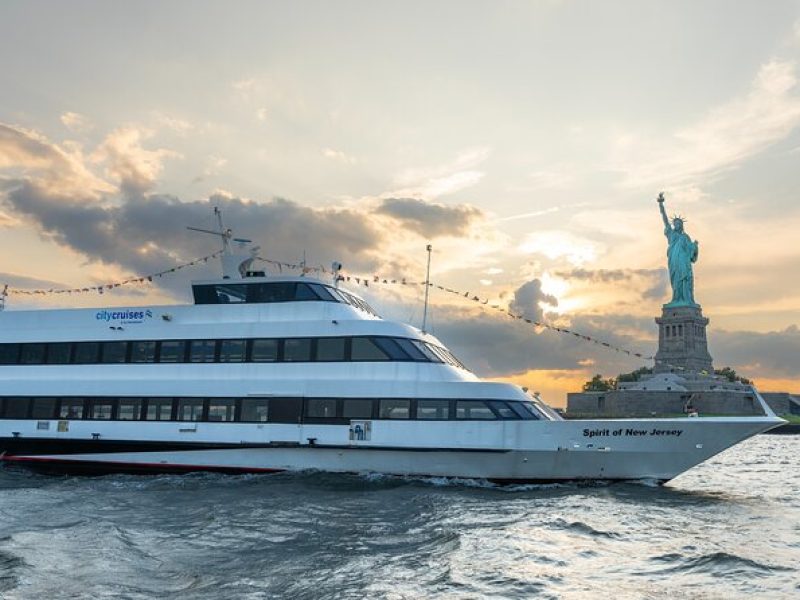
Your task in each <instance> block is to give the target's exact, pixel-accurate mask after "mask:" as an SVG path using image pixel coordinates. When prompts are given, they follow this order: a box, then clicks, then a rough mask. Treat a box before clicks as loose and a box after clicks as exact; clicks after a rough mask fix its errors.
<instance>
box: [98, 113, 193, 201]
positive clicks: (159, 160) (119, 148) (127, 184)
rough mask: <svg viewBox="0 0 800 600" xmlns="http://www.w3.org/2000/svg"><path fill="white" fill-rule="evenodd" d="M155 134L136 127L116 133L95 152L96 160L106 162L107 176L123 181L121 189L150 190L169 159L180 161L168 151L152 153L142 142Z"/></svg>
mask: <svg viewBox="0 0 800 600" xmlns="http://www.w3.org/2000/svg"><path fill="white" fill-rule="evenodd" d="M153 135H154V132H153V131H152V130H149V129H140V128H137V127H133V126H126V127H120V128H119V129H116V130H114V131H112V132H111V133H110V134H108V136H107V137H106V139H105V141H104V142H103V143H102V144H101V145H100V147H99V148H98V149H97V151H96V152H95V155H94V156H95V160H97V161H104V162H105V163H106V174H107V175H108V176H109V177H110V178H112V179H115V180H117V181H118V182H119V184H120V186H121V188H122V189H123V190H125V191H128V192H131V193H137V194H141V193H143V192H145V191H148V190H150V189H151V188H152V187H153V186H154V185H155V182H156V178H157V177H158V176H159V174H160V173H161V170H162V169H163V161H164V159H165V158H180V156H181V155H180V154H178V153H177V152H174V151H172V150H168V149H165V148H159V149H156V150H148V149H146V148H144V147H143V146H142V142H143V141H145V140H147V139H149V138H151V137H153Z"/></svg>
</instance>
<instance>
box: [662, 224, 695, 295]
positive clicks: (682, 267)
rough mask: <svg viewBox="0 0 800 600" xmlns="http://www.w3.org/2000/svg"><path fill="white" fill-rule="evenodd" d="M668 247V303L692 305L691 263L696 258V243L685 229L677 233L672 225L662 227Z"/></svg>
mask: <svg viewBox="0 0 800 600" xmlns="http://www.w3.org/2000/svg"><path fill="white" fill-rule="evenodd" d="M664 235H665V236H667V241H668V242H669V248H668V249H667V263H668V266H669V280H670V283H671V284H672V302H670V304H682V305H694V304H695V301H694V276H693V275H692V263H693V262H695V261H696V260H697V244H696V243H695V242H693V241H692V238H690V237H689V236H688V235H687V234H686V232H685V231H682V232H680V233H678V232H677V231H675V229H673V228H672V227H666V228H665V229H664Z"/></svg>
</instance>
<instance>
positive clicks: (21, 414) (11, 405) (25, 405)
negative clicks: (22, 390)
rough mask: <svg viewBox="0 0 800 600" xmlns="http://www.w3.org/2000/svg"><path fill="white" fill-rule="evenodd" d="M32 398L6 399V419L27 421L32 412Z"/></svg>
mask: <svg viewBox="0 0 800 600" xmlns="http://www.w3.org/2000/svg"><path fill="white" fill-rule="evenodd" d="M30 405H31V400H30V398H6V409H5V418H6V419H27V418H28V411H29V410H30Z"/></svg>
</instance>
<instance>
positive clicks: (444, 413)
mask: <svg viewBox="0 0 800 600" xmlns="http://www.w3.org/2000/svg"><path fill="white" fill-rule="evenodd" d="M449 417H450V401H449V400H417V418H418V419H432V420H442V419H448V418H449Z"/></svg>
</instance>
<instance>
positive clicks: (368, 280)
mask: <svg viewBox="0 0 800 600" xmlns="http://www.w3.org/2000/svg"><path fill="white" fill-rule="evenodd" d="M258 260H261V261H263V262H266V263H269V264H271V265H273V266H276V267H278V268H279V269H280V270H282V269H284V268H286V269H291V270H301V271H302V272H303V274H306V273H316V274H319V273H322V274H330V275H335V274H338V278H339V280H340V281H344V282H347V283H354V284H356V285H362V286H364V287H370V286H371V285H372V286H382V285H401V286H422V287H424V286H425V285H426V284H427V285H428V286H429V287H430V288H431V289H437V290H439V291H442V292H446V293H448V294H451V295H454V296H459V297H460V298H465V299H467V300H469V301H471V302H474V303H476V304H478V305H480V306H481V307H482V308H485V309H488V310H493V311H495V312H498V313H501V314H503V315H505V316H507V317H509V318H512V319H516V320H518V321H522V322H524V323H526V324H528V325H532V326H534V327H539V328H542V329H547V330H549V331H554V332H556V333H560V334H564V335H571V336H573V337H574V338H576V339H580V340H582V341H584V342H589V343H592V344H596V345H598V346H602V347H604V348H608V349H609V350H613V351H614V352H618V353H620V354H625V355H627V356H631V357H635V358H638V359H641V360H655V357H654V356H649V355H647V354H643V353H641V352H635V351H633V350H629V349H627V348H623V347H621V346H618V345H616V344H612V343H611V342H607V341H605V340H601V339H598V338H595V337H593V336H590V335H586V334H584V333H581V332H579V331H574V330H572V329H570V328H568V327H560V326H557V325H552V324H550V323H545V322H543V321H537V320H536V319H529V318H527V317H526V316H525V315H521V314H517V313H515V312H513V311H511V310H509V309H507V308H505V307H503V306H501V305H499V304H490V303H489V299H488V298H481V297H480V296H477V295H475V294H472V293H471V292H464V291H461V290H456V289H453V288H450V287H446V286H443V285H439V284H438V283H434V282H432V281H428V282H425V281H415V280H412V279H409V278H405V277H400V278H389V277H381V276H380V275H368V276H365V275H354V274H348V273H346V272H341V271H334V270H332V269H329V268H326V267H324V266H313V267H310V266H307V265H305V264H304V263H302V262H301V263H286V262H281V261H276V260H270V259H266V258H262V257H258ZM674 368H675V369H677V370H683V368H682V367H679V366H677V365H676V366H675V367H674Z"/></svg>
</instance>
